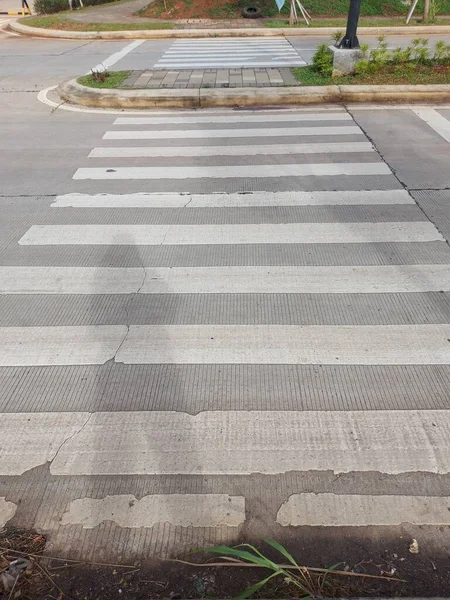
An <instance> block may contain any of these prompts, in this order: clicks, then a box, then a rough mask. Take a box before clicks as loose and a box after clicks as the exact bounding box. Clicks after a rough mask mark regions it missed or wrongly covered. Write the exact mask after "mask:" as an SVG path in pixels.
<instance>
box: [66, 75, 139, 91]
mask: <svg viewBox="0 0 450 600" xmlns="http://www.w3.org/2000/svg"><path fill="white" fill-rule="evenodd" d="M130 73H131V71H108V73H107V74H106V77H105V79H104V80H103V81H100V80H98V79H96V78H95V77H94V76H93V75H92V74H90V75H83V76H82V77H78V79H77V81H78V83H80V84H81V85H85V86H87V87H92V88H101V89H113V88H118V87H120V86H121V85H122V83H123V82H124V81H125V79H126V78H127V77H129V76H130Z"/></svg>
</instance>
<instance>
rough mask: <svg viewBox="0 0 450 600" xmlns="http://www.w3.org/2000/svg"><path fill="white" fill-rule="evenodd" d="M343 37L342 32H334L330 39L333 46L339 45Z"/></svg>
mask: <svg viewBox="0 0 450 600" xmlns="http://www.w3.org/2000/svg"><path fill="white" fill-rule="evenodd" d="M343 37H344V33H343V32H342V31H335V32H334V33H332V34H331V39H332V40H333V42H334V45H335V46H337V45H338V44H339V42H340V41H341V40H342V38H343Z"/></svg>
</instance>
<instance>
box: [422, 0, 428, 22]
mask: <svg viewBox="0 0 450 600" xmlns="http://www.w3.org/2000/svg"><path fill="white" fill-rule="evenodd" d="M429 14H430V0H425V2H424V5H423V22H424V23H428V16H429Z"/></svg>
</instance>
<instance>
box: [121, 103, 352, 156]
mask: <svg viewBox="0 0 450 600" xmlns="http://www.w3.org/2000/svg"><path fill="white" fill-rule="evenodd" d="M267 120H268V118H267V115H264V114H262V115H261V114H259V113H248V114H247V113H245V114H242V113H234V114H230V115H208V116H203V115H201V116H197V115H195V114H194V115H192V116H191V117H190V118H189V119H186V117H177V116H176V113H175V114H174V115H173V116H168V117H119V118H118V119H116V120H115V121H114V125H163V124H168V125H186V123H248V122H252V123H267ZM270 121H271V123H275V122H278V121H285V122H286V121H287V122H290V123H296V122H299V121H353V119H352V117H351V116H350V115H349V114H348V113H346V112H337V113H333V112H321V113H298V114H294V115H292V114H289V113H284V114H283V113H281V114H277V115H270ZM338 145H339V146H341V147H342V144H336V146H338ZM345 150H347V148H346V149H345Z"/></svg>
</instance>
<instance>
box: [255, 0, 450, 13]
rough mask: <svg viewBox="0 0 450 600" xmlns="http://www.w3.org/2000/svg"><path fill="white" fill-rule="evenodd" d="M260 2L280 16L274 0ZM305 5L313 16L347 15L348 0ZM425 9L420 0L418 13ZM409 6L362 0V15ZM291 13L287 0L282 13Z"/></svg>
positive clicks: (448, 0)
mask: <svg viewBox="0 0 450 600" xmlns="http://www.w3.org/2000/svg"><path fill="white" fill-rule="evenodd" d="M258 4H259V5H260V6H261V8H262V10H263V15H264V16H266V17H272V16H273V17H276V16H279V15H280V13H279V12H278V8H277V7H276V5H275V1H274V0H259V1H258ZM305 7H306V9H307V10H308V12H309V13H310V15H311V16H312V17H319V16H324V17H339V16H344V15H347V13H348V0H305ZM421 11H423V0H419V3H418V5H417V8H416V12H415V14H416V15H419V14H421ZM407 12H408V8H407V7H406V6H405V4H404V3H403V2H402V0H361V16H374V17H379V16H395V15H405V17H406V14H407ZM288 13H289V3H288V2H286V4H285V6H284V7H283V9H282V11H281V15H283V14H284V15H287V14H288ZM439 14H441V15H448V14H450V0H440V1H439Z"/></svg>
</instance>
